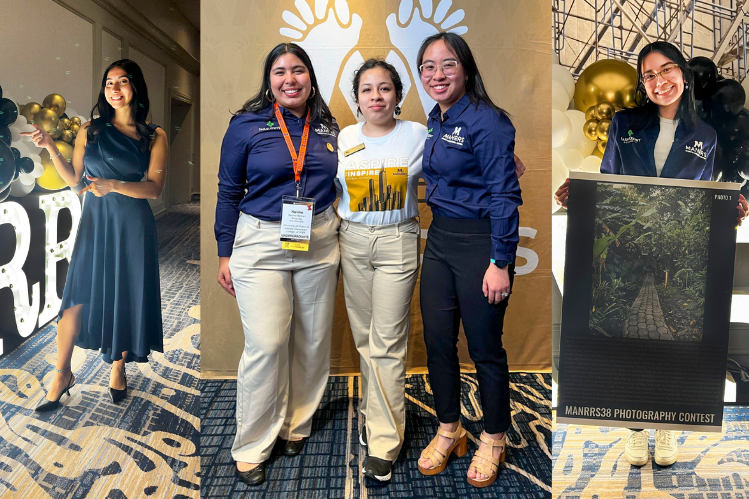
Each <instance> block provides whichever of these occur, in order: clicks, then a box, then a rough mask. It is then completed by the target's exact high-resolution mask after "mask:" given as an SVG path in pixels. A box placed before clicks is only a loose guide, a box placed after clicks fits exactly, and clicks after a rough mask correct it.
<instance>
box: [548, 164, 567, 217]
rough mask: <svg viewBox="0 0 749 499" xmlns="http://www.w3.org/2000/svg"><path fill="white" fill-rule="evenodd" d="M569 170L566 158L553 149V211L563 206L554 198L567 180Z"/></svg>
mask: <svg viewBox="0 0 749 499" xmlns="http://www.w3.org/2000/svg"><path fill="white" fill-rule="evenodd" d="M568 175H569V172H568V171H567V167H566V166H565V165H564V160H563V159H562V157H561V156H560V155H559V153H557V152H556V151H551V212H552V213H554V212H555V211H557V210H558V209H559V208H561V206H559V205H558V204H557V202H556V199H555V198H554V193H555V192H556V191H557V189H559V186H561V185H562V184H563V183H564V181H565V180H567V176H568Z"/></svg>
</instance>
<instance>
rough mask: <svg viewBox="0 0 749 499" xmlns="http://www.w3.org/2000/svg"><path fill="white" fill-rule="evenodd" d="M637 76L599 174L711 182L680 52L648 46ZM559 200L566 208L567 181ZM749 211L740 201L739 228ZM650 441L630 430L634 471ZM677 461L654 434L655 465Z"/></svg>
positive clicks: (713, 143)
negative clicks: (636, 101)
mask: <svg viewBox="0 0 749 499" xmlns="http://www.w3.org/2000/svg"><path fill="white" fill-rule="evenodd" d="M637 73H638V80H639V83H638V92H639V93H640V94H641V96H642V99H640V102H641V105H640V106H638V107H636V108H634V109H625V110H622V111H619V112H617V113H615V114H614V116H613V119H612V121H611V126H610V129H609V141H608V144H607V146H606V152H605V153H604V155H603V160H602V162H601V173H607V174H615V175H638V176H650V177H664V178H680V179H690V180H711V178H712V174H713V166H714V162H715V151H716V147H717V138H716V133H715V130H713V129H712V128H711V127H710V126H709V125H707V124H706V123H704V122H702V121H701V120H700V119H699V118H698V116H697V110H696V106H695V98H694V75H693V73H692V69H691V68H690V67H689V64H688V63H687V61H686V59H685V58H684V56H683V55H682V53H681V52H680V51H679V49H678V48H677V47H675V46H674V45H672V44H670V43H668V42H663V41H657V42H653V43H651V44H649V45H646V46H645V47H644V48H643V49H642V50H641V51H640V54H639V56H638V59H637ZM555 197H556V199H557V202H558V203H559V204H561V205H562V206H565V207H566V206H567V201H568V198H569V180H567V181H566V182H565V183H564V184H562V186H560V187H559V189H558V190H557V192H556V193H555ZM748 208H749V207H748V206H747V202H746V200H745V199H744V197H743V196H741V197H740V198H739V206H738V218H737V222H738V223H741V221H742V220H743V219H744V218H745V217H746V214H747V209H748ZM648 438H649V436H648V432H646V431H644V430H641V429H632V430H630V432H629V435H628V437H627V441H626V444H625V448H624V456H625V458H626V459H627V461H628V462H629V463H630V464H632V465H633V466H643V465H645V464H646V463H647V462H648V459H649V450H648ZM677 456H678V446H677V442H676V435H675V433H674V432H673V431H671V430H656V434H655V452H654V455H653V459H654V461H655V462H656V463H657V464H658V465H660V466H669V465H671V464H673V463H674V462H676V459H677Z"/></svg>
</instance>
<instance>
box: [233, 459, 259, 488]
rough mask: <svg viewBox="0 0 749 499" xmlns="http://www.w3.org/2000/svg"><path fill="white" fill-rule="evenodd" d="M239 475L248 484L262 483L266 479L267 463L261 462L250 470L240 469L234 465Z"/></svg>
mask: <svg viewBox="0 0 749 499" xmlns="http://www.w3.org/2000/svg"><path fill="white" fill-rule="evenodd" d="M234 471H235V472H236V473H237V477H238V478H239V479H240V480H242V481H243V482H244V483H246V484H247V485H253V486H254V485H260V484H261V483H263V482H264V481H265V463H260V464H258V465H257V466H255V467H254V468H252V469H251V470H249V471H239V470H238V469H237V467H236V466H234Z"/></svg>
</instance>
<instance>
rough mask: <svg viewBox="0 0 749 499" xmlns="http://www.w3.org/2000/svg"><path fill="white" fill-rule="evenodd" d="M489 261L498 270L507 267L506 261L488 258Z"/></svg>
mask: <svg viewBox="0 0 749 499" xmlns="http://www.w3.org/2000/svg"><path fill="white" fill-rule="evenodd" d="M489 261H490V262H492V263H493V264H494V265H496V266H497V267H499V268H500V269H503V268H505V267H507V261H506V260H495V259H494V258H490V259H489Z"/></svg>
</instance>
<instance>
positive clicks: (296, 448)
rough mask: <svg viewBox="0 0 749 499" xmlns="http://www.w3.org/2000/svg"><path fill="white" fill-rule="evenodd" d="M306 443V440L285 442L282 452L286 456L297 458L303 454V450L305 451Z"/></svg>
mask: <svg viewBox="0 0 749 499" xmlns="http://www.w3.org/2000/svg"><path fill="white" fill-rule="evenodd" d="M282 440H283V439H282ZM306 441H307V439H306V438H303V439H301V440H284V441H283V448H282V450H281V452H282V453H283V454H284V455H285V456H296V455H298V454H299V453H300V452H302V449H304V442H306Z"/></svg>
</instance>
